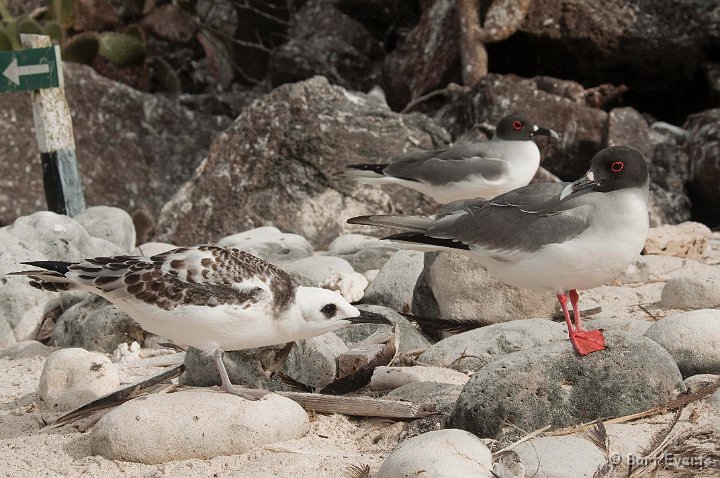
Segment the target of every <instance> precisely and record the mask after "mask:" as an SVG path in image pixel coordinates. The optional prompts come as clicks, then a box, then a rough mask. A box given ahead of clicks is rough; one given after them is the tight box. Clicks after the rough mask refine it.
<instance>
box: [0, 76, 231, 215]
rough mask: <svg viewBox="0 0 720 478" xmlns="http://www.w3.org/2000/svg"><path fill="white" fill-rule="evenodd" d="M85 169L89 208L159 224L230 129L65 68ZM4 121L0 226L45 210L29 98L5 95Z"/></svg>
mask: <svg viewBox="0 0 720 478" xmlns="http://www.w3.org/2000/svg"><path fill="white" fill-rule="evenodd" d="M64 74H65V92H66V95H67V99H68V104H69V105H70V111H71V112H72V116H73V122H74V130H75V131H74V133H75V142H76V146H77V158H78V167H79V170H80V177H81V180H82V185H83V191H84V193H85V199H86V202H87V204H88V205H97V204H106V205H109V206H117V207H120V208H123V209H126V210H128V211H130V212H131V213H132V212H133V211H135V210H144V211H146V212H147V213H149V214H150V216H155V217H156V216H157V214H158V213H159V212H160V208H161V207H162V205H163V204H165V202H166V201H167V200H168V199H169V198H170V197H171V196H172V194H173V193H174V192H175V191H176V190H177V188H178V187H179V186H180V185H181V184H182V183H183V182H185V181H186V180H188V179H189V178H190V177H191V175H192V172H193V170H194V168H195V166H197V164H198V163H199V162H200V161H201V160H202V158H203V156H204V155H205V154H206V152H207V149H208V146H209V145H210V142H211V140H212V138H213V137H214V136H215V135H216V134H217V133H218V132H220V131H222V130H224V129H225V128H226V127H227V126H229V124H230V119H229V118H227V117H224V116H210V115H206V114H201V113H195V112H193V111H190V110H188V109H186V108H184V107H182V106H180V104H179V103H178V102H176V101H174V100H172V99H170V98H166V97H163V96H157V95H150V94H147V93H142V92H139V91H137V90H134V89H132V88H130V87H128V86H125V85H123V84H120V83H116V82H114V81H112V80H109V79H107V78H104V77H102V76H100V75H98V74H97V73H95V71H94V70H93V69H92V68H90V67H88V66H83V65H79V64H75V63H66V64H65V65H64ZM2 104H3V106H2V112H1V113H0V138H5V140H4V141H2V142H0V157H3V158H12V161H10V160H8V161H2V162H0V223H9V222H11V221H12V220H13V219H15V218H16V217H18V216H21V215H24V214H29V213H31V212H33V211H37V210H42V209H45V208H46V203H45V193H44V190H43V182H42V168H41V164H40V152H39V151H38V146H37V143H36V140H35V133H34V129H33V115H32V109H31V103H30V98H29V97H28V95H27V93H10V94H4V95H3V100H2Z"/></svg>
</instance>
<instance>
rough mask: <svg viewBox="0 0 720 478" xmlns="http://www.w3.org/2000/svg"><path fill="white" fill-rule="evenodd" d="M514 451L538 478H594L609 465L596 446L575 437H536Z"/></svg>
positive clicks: (528, 470) (526, 469) (526, 467)
mask: <svg viewBox="0 0 720 478" xmlns="http://www.w3.org/2000/svg"><path fill="white" fill-rule="evenodd" d="M513 450H514V451H515V453H517V455H518V456H519V457H520V461H521V462H522V464H523V466H524V467H525V472H526V473H528V474H532V476H534V477H535V478H592V477H593V476H594V475H595V472H596V471H597V469H598V468H599V467H600V466H602V465H604V464H605V463H606V459H605V454H604V453H603V452H602V451H601V450H600V449H599V448H598V447H597V446H595V445H594V444H593V443H591V442H590V441H588V440H586V439H584V438H581V437H579V436H575V435H568V436H557V437H542V438H535V439H533V440H530V441H527V442H525V443H521V444H519V445H518V446H516V447H515V448H513ZM526 476H529V475H526Z"/></svg>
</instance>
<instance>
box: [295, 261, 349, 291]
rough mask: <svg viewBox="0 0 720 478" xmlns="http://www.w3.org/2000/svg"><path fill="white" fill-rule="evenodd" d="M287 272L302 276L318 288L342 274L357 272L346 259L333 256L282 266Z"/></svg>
mask: <svg viewBox="0 0 720 478" xmlns="http://www.w3.org/2000/svg"><path fill="white" fill-rule="evenodd" d="M282 268H283V269H284V270H286V271H287V272H294V273H296V274H302V275H304V276H305V277H307V278H308V279H310V280H311V281H312V282H313V284H314V285H315V286H316V287H317V286H319V285H320V284H323V283H326V282H327V281H328V280H329V279H332V278H334V277H336V276H338V275H340V274H349V273H352V272H355V270H354V269H353V267H352V266H351V265H350V263H349V262H348V261H346V260H345V259H340V258H339V257H333V256H312V257H305V258H303V259H298V260H296V261H292V262H288V263H284V264H282Z"/></svg>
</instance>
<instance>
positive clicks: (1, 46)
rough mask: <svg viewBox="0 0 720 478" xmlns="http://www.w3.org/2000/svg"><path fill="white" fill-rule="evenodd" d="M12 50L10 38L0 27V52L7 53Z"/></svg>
mask: <svg viewBox="0 0 720 478" xmlns="http://www.w3.org/2000/svg"><path fill="white" fill-rule="evenodd" d="M12 49H13V44H12V41H10V37H9V36H8V34H7V32H5V29H4V28H2V27H0V51H8V50H12Z"/></svg>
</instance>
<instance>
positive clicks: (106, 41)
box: [100, 32, 145, 67]
mask: <svg viewBox="0 0 720 478" xmlns="http://www.w3.org/2000/svg"><path fill="white" fill-rule="evenodd" d="M100 56H102V57H103V58H105V59H106V60H108V61H109V62H110V63H112V64H113V65H115V66H117V67H123V66H130V65H136V64H139V63H142V62H143V61H144V60H145V44H144V43H143V42H142V41H141V40H139V39H138V38H137V37H136V36H133V35H128V34H126V33H117V32H107V33H103V34H102V35H100Z"/></svg>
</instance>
